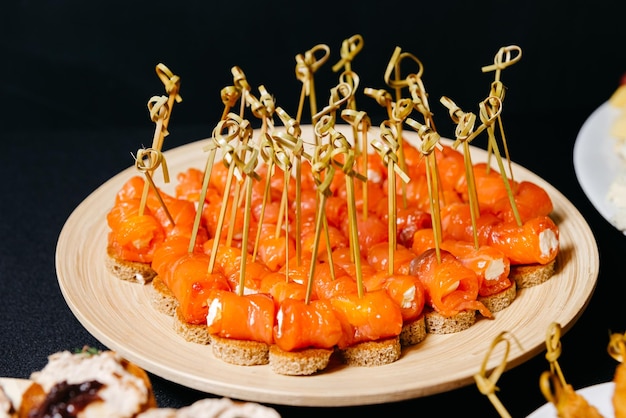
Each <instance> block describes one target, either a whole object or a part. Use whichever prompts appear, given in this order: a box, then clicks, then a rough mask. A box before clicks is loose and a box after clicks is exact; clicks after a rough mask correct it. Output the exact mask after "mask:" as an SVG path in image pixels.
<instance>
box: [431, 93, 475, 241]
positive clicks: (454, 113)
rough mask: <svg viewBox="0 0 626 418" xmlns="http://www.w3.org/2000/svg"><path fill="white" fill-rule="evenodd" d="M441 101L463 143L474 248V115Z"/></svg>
mask: <svg viewBox="0 0 626 418" xmlns="http://www.w3.org/2000/svg"><path fill="white" fill-rule="evenodd" d="M440 101H441V103H442V104H443V105H444V106H445V107H446V108H448V110H449V113H450V117H451V118H452V121H453V122H454V123H456V125H457V126H456V129H455V137H456V140H455V143H454V146H456V145H457V144H458V143H461V144H462V145H463V161H464V165H465V181H466V183H467V192H468V201H469V206H470V217H471V221H472V235H473V239H474V248H476V249H478V247H479V243H478V231H477V228H476V224H477V222H478V221H477V220H478V217H479V216H480V206H479V203H478V195H477V192H476V180H475V178H474V164H473V163H472V154H471V152H470V146H469V139H470V138H471V136H472V134H473V132H474V124H475V123H476V115H475V114H473V113H471V112H469V113H466V112H463V111H462V110H461V108H459V107H458V106H457V105H456V103H454V102H453V101H452V100H451V99H449V98H448V97H445V96H444V97H442V98H441V99H440Z"/></svg>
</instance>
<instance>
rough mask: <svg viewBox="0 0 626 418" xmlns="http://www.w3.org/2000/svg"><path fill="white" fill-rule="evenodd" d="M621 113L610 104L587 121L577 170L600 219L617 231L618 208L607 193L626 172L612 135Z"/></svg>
mask: <svg viewBox="0 0 626 418" xmlns="http://www.w3.org/2000/svg"><path fill="white" fill-rule="evenodd" d="M619 113H620V110H619V109H617V108H615V107H613V106H611V105H610V104H609V103H608V102H605V103H603V104H602V105H601V106H600V107H598V108H597V109H596V110H595V111H594V112H593V113H592V114H591V115H590V116H589V118H587V120H586V121H585V123H584V124H583V126H582V127H581V129H580V131H579V133H578V136H577V138H576V143H575V144H574V170H575V171H576V177H577V178H578V182H579V183H580V186H581V188H582V189H583V191H584V192H585V194H586V195H587V197H588V198H589V200H590V201H591V203H592V204H593V206H594V207H595V208H596V210H597V211H598V212H599V213H600V215H602V216H603V217H604V219H606V220H607V221H608V222H609V223H611V225H613V226H615V227H616V228H617V226H616V223H615V220H614V217H615V214H616V213H617V208H616V206H615V205H614V204H613V203H612V202H610V201H609V200H608V199H607V193H608V192H609V188H610V187H611V184H612V183H613V181H614V180H615V179H616V178H617V176H618V175H619V174H620V172H621V171H623V170H624V162H623V161H620V157H619V156H618V155H617V154H616V152H615V150H614V143H615V141H616V139H615V138H613V137H611V135H610V130H611V126H612V125H613V122H614V121H615V119H616V118H617V116H618V115H619ZM618 229H619V228H618ZM625 232H626V231H625Z"/></svg>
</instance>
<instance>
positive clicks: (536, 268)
mask: <svg viewBox="0 0 626 418" xmlns="http://www.w3.org/2000/svg"><path fill="white" fill-rule="evenodd" d="M555 271H556V258H555V259H554V260H552V261H551V262H549V263H547V264H526V265H512V266H511V272H510V274H509V278H510V279H512V280H515V283H517V288H518V289H524V288H526V287H532V286H537V285H540V284H541V283H544V282H546V281H548V280H549V279H550V278H551V277H552V276H553V275H554V272H555Z"/></svg>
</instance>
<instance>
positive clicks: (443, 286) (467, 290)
mask: <svg viewBox="0 0 626 418" xmlns="http://www.w3.org/2000/svg"><path fill="white" fill-rule="evenodd" d="M440 255H441V260H440V261H438V260H437V255H436V251H435V250H434V249H430V250H426V251H424V252H423V253H422V254H421V255H419V256H418V257H417V258H416V259H415V261H414V263H413V265H412V271H411V273H412V274H414V275H416V276H417V277H418V278H419V279H420V281H421V282H422V284H423V285H424V288H425V290H426V303H427V304H428V305H429V306H431V307H432V308H433V309H434V310H435V311H436V312H438V313H440V314H441V315H443V316H445V317H452V316H454V315H456V314H458V313H459V312H461V311H465V310H475V311H479V312H480V313H481V314H482V315H483V316H485V317H488V318H490V317H491V316H492V315H491V312H490V311H489V309H487V308H486V307H485V305H483V304H482V303H481V302H479V301H478V300H476V299H477V297H478V289H479V288H480V284H479V281H478V277H477V276H476V273H474V272H473V271H472V270H470V269H468V268H467V267H465V266H464V265H463V264H462V263H461V262H460V261H459V260H458V259H457V258H456V257H455V256H454V255H452V254H451V253H450V252H448V251H445V250H440Z"/></svg>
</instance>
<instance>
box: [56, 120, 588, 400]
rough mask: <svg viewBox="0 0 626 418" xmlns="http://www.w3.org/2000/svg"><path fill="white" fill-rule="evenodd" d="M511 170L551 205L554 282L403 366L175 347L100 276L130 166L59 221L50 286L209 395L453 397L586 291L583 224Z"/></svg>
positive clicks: (174, 158)
mask: <svg viewBox="0 0 626 418" xmlns="http://www.w3.org/2000/svg"><path fill="white" fill-rule="evenodd" d="M303 131H304V133H305V134H306V133H307V130H306V129H303ZM308 132H310V130H309V131H308ZM407 134H408V135H410V133H408V132H407ZM372 135H373V134H372ZM204 145H206V142H204V141H198V142H194V143H190V144H187V145H184V146H181V147H178V148H176V149H173V150H170V151H167V152H166V158H167V163H168V168H169V170H170V176H171V177H172V179H175V178H176V177H175V175H176V173H178V172H179V171H183V170H186V169H187V168H189V167H192V166H193V167H197V168H203V167H204V165H205V162H206V153H205V152H203V151H202V147H203V146H204ZM472 157H473V161H474V162H475V163H476V162H479V161H485V158H486V153H485V151H483V150H480V149H477V148H473V149H472ZM513 169H514V173H515V176H516V180H523V179H526V180H531V181H533V182H535V183H537V184H538V185H540V186H542V187H544V188H545V189H546V190H547V191H548V193H549V194H550V196H551V198H552V200H553V203H554V212H553V214H552V216H553V219H554V220H555V221H556V223H557V224H558V226H559V229H560V243H561V250H560V254H559V256H558V259H557V263H558V266H557V271H556V274H555V275H554V277H552V278H551V279H550V280H549V281H547V282H546V283H544V284H542V285H539V286H535V287H533V288H527V289H522V290H521V291H520V292H519V296H518V298H517V300H515V302H514V303H513V304H512V305H511V306H509V307H508V308H507V309H505V310H504V311H502V312H499V313H498V314H497V316H496V318H495V319H493V320H480V321H478V322H477V323H476V324H475V325H473V326H472V327H471V328H469V329H468V330H465V331H463V332H460V333H457V334H452V335H429V336H428V337H427V338H426V340H425V341H424V342H423V343H421V344H419V345H418V346H415V347H412V348H409V349H405V350H404V351H403V355H402V358H400V359H399V360H398V361H397V362H395V363H393V364H390V365H386V366H381V367H375V368H360V367H354V366H340V365H336V366H333V367H332V368H330V369H328V370H327V371H325V372H323V373H320V374H318V375H314V376H306V377H294V376H282V375H277V374H275V373H273V372H272V371H271V369H270V367H269V366H254V367H244V366H234V365H230V364H226V363H224V362H222V361H220V360H218V359H215V358H214V357H213V355H212V353H211V350H210V347H208V346H203V345H197V344H193V343H188V342H186V341H184V340H183V339H182V337H180V336H178V335H177V334H176V333H175V331H174V330H173V324H172V318H171V317H169V316H167V315H164V314H161V313H159V312H157V311H156V310H154V309H153V308H152V306H151V305H150V301H149V299H148V293H147V290H148V289H147V286H142V285H138V284H134V283H129V282H124V281H121V280H118V279H116V278H114V277H112V276H111V275H110V274H109V273H108V271H107V270H106V268H105V263H104V259H105V247H106V236H107V232H108V227H107V225H106V221H105V217H106V214H107V212H108V211H109V209H110V208H111V206H112V205H113V201H114V198H115V194H116V193H117V191H118V190H119V189H120V187H121V186H122V184H123V183H124V182H125V181H126V180H127V179H128V178H129V177H130V176H132V175H135V174H137V171H136V169H135V168H134V167H130V168H128V169H126V170H124V171H122V172H121V173H119V174H118V175H116V176H115V177H113V178H111V179H110V180H109V181H107V182H106V183H105V184H103V185H102V186H100V187H99V188H98V189H97V190H95V191H94V192H93V193H92V194H91V195H90V196H89V197H87V198H86V199H85V200H84V201H83V202H82V203H81V204H80V205H79V206H78V207H77V208H76V209H75V210H74V212H73V213H72V214H71V215H70V217H69V218H68V220H67V222H66V224H65V225H64V227H63V229H62V231H61V234H60V236H59V240H58V245H57V252H56V269H57V275H58V280H59V285H60V288H61V291H62V293H63V295H64V297H65V299H66V301H67V304H68V305H69V307H70V309H71V310H72V311H73V313H74V314H75V315H76V317H77V318H78V320H79V321H80V322H81V323H82V324H83V326H84V327H85V328H86V329H87V330H88V331H89V332H90V333H92V334H93V335H94V336H95V337H96V338H97V339H99V340H100V341H101V342H102V343H103V344H105V345H106V346H107V347H109V348H110V349H113V350H116V351H117V352H119V353H120V354H121V355H122V356H124V357H126V358H127V359H128V360H130V361H133V362H135V363H136V364H138V365H140V366H141V367H143V368H145V369H146V370H148V371H150V372H152V373H154V374H156V375H158V376H161V377H163V378H165V379H168V380H171V381H173V382H176V383H179V384H182V385H185V386H188V387H190V388H194V389H198V390H201V391H205V392H208V393H213V394H216V395H220V396H227V397H232V398H237V399H242V400H248V401H255V402H266V403H274V404H284V405H296V406H348V405H359V404H374V403H384V402H393V401H399V400H404V399H409V398H416V397H422V396H427V395H431V394H435V393H439V392H444V391H448V390H452V389H455V388H458V387H461V386H465V385H469V384H473V383H474V380H473V375H474V374H475V373H477V372H478V371H479V369H480V365H481V363H482V361H483V359H484V357H485V355H486V353H487V350H488V348H489V346H490V344H491V342H492V340H493V339H494V338H495V337H496V336H497V335H498V334H499V333H500V332H501V331H504V330H506V331H510V332H512V333H514V334H515V336H516V337H517V339H518V340H519V341H520V342H521V345H522V347H523V349H520V348H519V347H517V345H513V346H512V347H511V351H510V353H509V356H508V359H509V365H508V367H509V368H510V367H514V366H517V365H519V364H521V363H523V362H524V361H526V360H528V359H530V358H531V357H533V356H535V355H536V354H538V353H540V352H541V351H543V350H544V347H545V343H544V340H545V334H546V330H547V328H548V326H549V325H550V324H551V323H552V322H553V321H556V322H558V323H559V324H560V325H561V326H562V328H563V331H564V332H565V331H567V330H568V329H569V328H570V327H571V326H572V325H573V324H574V322H575V321H576V320H577V319H578V318H579V317H580V315H581V314H582V312H583V311H584V309H585V307H586V306H587V303H588V302H589V299H590V298H591V295H592V293H593V290H594V288H595V284H596V280H597V277H598V271H599V256H598V248H597V245H596V242H595V239H594V237H593V234H592V232H591V230H590V228H589V226H588V225H587V223H586V222H585V220H584V218H583V217H582V216H581V214H580V213H579V212H578V210H577V209H576V208H575V207H574V206H573V205H572V203H570V202H569V201H568V200H567V199H566V198H565V197H564V196H563V195H562V194H561V193H560V192H559V191H558V190H556V189H555V188H554V187H552V186H551V185H550V184H548V183H547V182H545V181H544V180H543V179H541V178H539V177H538V176H536V175H535V174H533V173H532V172H530V171H528V170H526V169H524V168H523V167H521V166H518V165H514V168H513ZM159 177H160V176H159ZM173 183H174V182H172V183H170V185H168V186H171V185H172V184H173ZM164 189H165V190H166V191H168V188H167V187H164ZM169 191H170V192H171V189H170V190H169ZM503 353H504V347H503V344H499V347H496V349H495V350H494V352H493V353H492V355H491V357H490V358H491V361H490V362H489V364H488V366H489V368H490V369H491V368H493V367H495V366H496V365H497V364H498V363H499V362H500V360H501V358H502V356H503Z"/></svg>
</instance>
